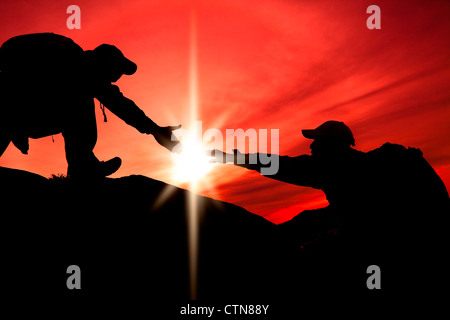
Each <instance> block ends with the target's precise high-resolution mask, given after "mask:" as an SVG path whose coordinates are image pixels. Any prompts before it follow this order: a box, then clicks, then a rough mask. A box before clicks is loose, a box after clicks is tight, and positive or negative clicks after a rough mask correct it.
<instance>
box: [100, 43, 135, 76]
mask: <svg viewBox="0 0 450 320" xmlns="http://www.w3.org/2000/svg"><path fill="white" fill-rule="evenodd" d="M94 53H95V54H97V55H98V56H99V57H101V58H102V59H106V60H109V62H110V63H111V64H112V65H114V66H116V67H118V69H119V70H120V71H121V72H122V73H123V74H126V75H132V74H134V73H135V72H136V70H137V65H136V64H135V63H134V62H133V61H131V60H129V59H127V58H125V56H124V55H123V53H122V51H120V50H119V49H118V48H117V47H116V46H113V45H110V44H102V45H100V46H98V47H97V48H95V49H94Z"/></svg>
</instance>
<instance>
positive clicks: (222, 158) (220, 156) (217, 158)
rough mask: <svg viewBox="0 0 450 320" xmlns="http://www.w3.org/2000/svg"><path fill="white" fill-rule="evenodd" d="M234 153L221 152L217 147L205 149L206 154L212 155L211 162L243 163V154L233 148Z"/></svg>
mask: <svg viewBox="0 0 450 320" xmlns="http://www.w3.org/2000/svg"><path fill="white" fill-rule="evenodd" d="M233 152H234V153H226V152H222V151H220V150H218V149H215V150H209V151H207V155H208V156H211V157H214V159H211V160H210V162H211V163H234V164H238V163H239V164H243V163H244V162H245V158H244V157H245V155H244V154H243V153H240V152H239V150H237V149H233Z"/></svg>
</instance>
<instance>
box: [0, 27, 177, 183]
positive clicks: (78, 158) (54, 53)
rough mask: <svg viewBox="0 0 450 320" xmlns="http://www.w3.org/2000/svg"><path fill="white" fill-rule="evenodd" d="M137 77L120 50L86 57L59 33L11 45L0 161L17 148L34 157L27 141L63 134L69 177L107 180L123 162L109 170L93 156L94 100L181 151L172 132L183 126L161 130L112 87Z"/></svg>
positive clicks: (3, 65) (1, 75)
mask: <svg viewBox="0 0 450 320" xmlns="http://www.w3.org/2000/svg"><path fill="white" fill-rule="evenodd" d="M136 69H137V66H136V64H135V63H133V62H132V61H131V60H129V59H127V58H125V56H124V55H123V54H122V52H121V51H120V50H119V49H118V48H116V47H115V46H113V45H108V44H102V45H100V46H98V47H97V48H95V49H94V50H87V51H84V50H83V49H82V48H81V47H80V46H79V45H77V44H76V43H75V42H73V41H72V40H71V39H69V38H67V37H64V36H61V35H57V34H53V33H37V34H28V35H21V36H17V37H13V38H11V39H9V40H8V41H6V42H5V43H4V44H3V45H2V47H1V48H0V71H1V72H0V90H1V92H0V99H1V100H0V156H1V155H2V154H3V152H4V151H5V150H6V148H7V146H8V144H9V143H10V142H11V141H12V143H13V144H14V145H15V146H16V147H17V148H18V149H19V150H20V151H21V152H22V153H24V154H27V152H28V138H34V139H37V138H41V137H45V136H49V135H53V134H57V133H62V134H63V137H64V141H65V150H66V158H67V162H68V176H69V177H71V178H74V179H78V178H80V179H83V180H84V179H91V178H94V179H97V178H100V179H101V178H104V177H106V176H108V175H110V174H112V173H114V172H115V171H116V170H117V169H119V167H120V165H121V160H120V158H118V157H115V158H113V159H111V160H109V161H105V162H103V161H99V160H98V159H97V158H96V157H95V155H94V153H93V149H94V146H95V144H96V141H97V128H96V119H95V104H94V98H97V99H98V100H99V101H100V103H101V106H102V110H103V113H104V107H106V108H108V109H109V110H110V111H111V112H112V113H114V114H115V115H117V116H118V117H119V118H121V119H122V120H123V121H125V122H126V123H127V124H129V125H130V126H133V127H135V128H136V129H137V130H138V131H139V132H141V133H146V134H153V136H154V137H155V139H156V140H157V141H158V143H159V144H161V145H162V146H164V147H166V148H167V149H169V150H172V149H173V148H174V146H175V145H176V144H178V143H179V142H178V140H176V138H174V140H172V131H173V130H176V129H178V128H179V127H180V126H174V127H160V126H158V125H157V124H156V123H154V122H153V121H152V120H151V119H150V118H148V117H147V116H146V115H145V113H144V112H143V111H142V110H141V109H139V108H138V106H136V104H135V103H134V102H133V101H132V100H130V99H128V98H126V97H124V96H123V94H122V93H121V92H120V90H119V88H118V87H117V86H115V85H112V84H111V83H112V82H116V81H117V80H119V78H120V77H121V76H122V75H124V74H125V75H132V74H134V73H135V72H136ZM103 106H104V107H103ZM104 116H105V121H106V115H105V114H104Z"/></svg>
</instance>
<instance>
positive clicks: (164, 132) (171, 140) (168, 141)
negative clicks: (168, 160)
mask: <svg viewBox="0 0 450 320" xmlns="http://www.w3.org/2000/svg"><path fill="white" fill-rule="evenodd" d="M180 128H181V124H180V125H178V126H168V127H158V128H157V129H156V130H154V132H153V136H154V137H155V139H156V141H158V143H159V144H160V145H162V146H163V147H165V148H166V149H168V150H169V151H172V150H173V148H175V147H176V146H177V145H178V144H180V141H179V140H178V139H177V137H175V135H174V134H173V133H172V131H174V130H177V129H180Z"/></svg>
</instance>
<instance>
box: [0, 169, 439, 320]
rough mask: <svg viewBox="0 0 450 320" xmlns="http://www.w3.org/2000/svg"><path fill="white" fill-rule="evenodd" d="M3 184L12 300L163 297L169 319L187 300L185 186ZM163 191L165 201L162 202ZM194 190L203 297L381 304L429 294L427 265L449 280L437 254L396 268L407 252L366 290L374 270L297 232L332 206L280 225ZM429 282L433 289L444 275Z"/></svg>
mask: <svg viewBox="0 0 450 320" xmlns="http://www.w3.org/2000/svg"><path fill="white" fill-rule="evenodd" d="M0 184H1V185H2V198H1V201H2V204H3V205H2V209H1V218H2V222H1V226H2V232H1V240H2V255H3V262H2V274H3V275H7V276H5V279H4V281H3V284H2V289H1V290H2V291H3V292H7V293H8V300H10V301H17V300H19V301H23V300H24V299H29V300H30V301H33V302H36V303H42V302H45V301H52V304H53V303H58V304H60V303H67V304H74V303H75V304H79V305H80V306H81V305H82V304H83V303H86V301H96V302H108V303H109V302H110V301H115V300H117V301H120V303H121V305H122V306H124V305H128V304H130V305H131V304H137V305H136V306H135V307H136V308H143V309H145V308H146V307H147V306H148V304H149V303H150V304H153V305H155V304H156V305H157V306H161V305H164V303H166V304H167V303H168V304H170V305H171V307H170V308H169V309H168V310H170V312H173V313H174V314H173V318H175V317H176V314H175V313H177V312H178V307H176V305H177V304H179V303H183V302H186V301H188V299H189V269H188V265H189V261H188V240H187V239H188V234H187V229H188V228H187V217H188V212H187V209H186V208H187V199H188V197H189V196H190V192H189V191H186V190H183V189H179V188H176V187H174V186H170V185H167V184H165V183H163V182H160V181H157V180H153V179H150V178H147V177H144V176H128V177H122V178H117V179H109V178H108V179H106V180H105V181H104V182H103V183H99V184H96V185H79V184H71V183H70V181H68V180H67V179H50V180H49V179H46V178H44V177H42V176H39V175H36V174H32V173H29V172H24V171H20V170H14V169H7V168H0ZM167 190H170V196H169V197H168V198H167V200H166V201H164V202H161V203H160V202H159V201H158V198H159V196H160V195H161V193H162V192H164V191H167ZM195 197H196V199H197V201H198V203H199V208H200V210H199V212H198V216H199V269H198V287H197V298H198V299H199V300H200V301H214V302H217V301H224V302H226V303H234V301H254V300H257V303H262V302H267V301H271V303H272V305H274V304H276V303H275V302H277V303H281V304H282V303H285V302H286V301H292V300H297V299H303V300H301V301H307V300H306V299H310V298H312V299H317V298H320V299H322V300H321V301H342V302H343V301H345V299H348V297H349V296H351V297H353V298H355V297H357V299H359V300H362V301H368V302H374V303H375V302H377V301H378V302H379V301H383V299H384V298H389V297H391V298H392V297H396V296H398V295H402V296H403V295H406V296H415V295H416V294H420V295H422V294H423V293H422V292H423V291H422V290H423V289H424V288H423V287H416V286H415V285H411V286H408V282H407V280H408V279H409V278H408V277H410V276H414V277H416V278H420V279H431V278H430V273H429V272H430V271H431V270H435V272H436V273H438V276H437V278H439V277H441V276H444V273H440V272H442V271H443V268H444V267H445V265H437V264H436V263H437V262H438V261H439V262H441V260H440V259H436V261H435V260H434V259H435V257H434V256H432V255H428V256H427V257H428V258H429V260H427V261H426V263H424V262H420V261H418V267H415V266H411V265H402V264H400V266H397V265H396V264H397V263H399V262H400V263H401V260H400V259H394V260H393V261H394V262H395V264H390V260H389V259H391V258H392V253H387V255H386V257H385V258H384V259H383V260H382V261H381V263H378V262H376V261H374V264H377V263H378V264H379V265H380V267H381V270H382V271H383V278H382V279H383V280H382V286H383V289H382V290H368V289H367V287H366V279H367V277H368V275H367V273H366V268H367V265H364V264H361V261H359V260H358V259H359V257H358V256H354V257H353V258H352V259H350V260H348V261H344V262H345V263H344V266H346V267H348V268H349V269H348V270H347V272H345V274H341V273H339V272H341V271H342V270H343V269H342V261H340V259H341V258H342V257H340V256H339V254H340V251H339V248H338V247H337V246H336V245H335V242H334V241H330V240H331V239H333V233H332V232H328V231H329V230H304V228H303V227H302V220H303V219H316V217H318V216H320V213H321V212H326V211H327V210H330V208H324V209H319V210H313V211H305V212H303V213H301V214H299V215H298V216H297V217H295V218H294V219H292V220H291V221H288V222H286V223H284V224H281V225H278V226H277V225H274V224H272V223H270V222H268V221H267V220H265V219H264V218H262V217H260V216H257V215H254V214H252V213H250V212H248V211H246V210H245V209H243V208H240V207H238V206H235V205H232V204H229V203H224V202H220V201H217V200H213V199H210V198H206V197H202V196H197V195H196V196H195ZM330 229H331V230H332V229H333V226H330ZM308 232H309V234H308ZM362 249H363V248H362ZM395 253H396V254H400V255H399V256H400V257H401V252H400V253H399V252H395ZM343 257H346V259H348V258H349V257H348V256H343ZM365 262H366V261H364V263H365ZM409 262H410V260H408V263H409ZM70 265H78V266H79V267H80V268H81V272H82V280H81V287H82V289H81V290H68V289H67V287H66V280H67V277H68V276H69V275H68V274H67V273H66V269H67V267H68V266H70ZM424 267H427V268H425V269H424ZM404 272H406V273H404ZM405 277H406V278H405ZM432 278H436V277H434V276H433V277H432ZM398 279H400V280H401V282H400V283H401V284H402V285H405V283H406V287H402V286H400V285H399V284H398V283H397V280H398ZM444 280H445V279H444ZM426 284H427V286H426V288H427V289H428V290H427V292H428V293H429V294H430V295H432V294H435V293H436V291H433V290H434V289H435V288H437V287H440V286H441V285H443V282H442V283H434V282H433V283H426ZM430 289H431V291H430ZM411 290H412V291H411ZM24 297H29V298H24ZM327 299H329V300H327ZM8 300H7V301H8ZM359 300H355V301H359ZM26 301H28V300H26ZM137 301H146V302H144V303H142V304H139V303H137ZM149 301H151V302H149ZM378 302H377V303H378ZM174 305H175V306H174ZM291 307H292V305H291ZM109 311H110V312H112V310H109ZM279 311H280V310H279ZM167 317H168V318H170V315H168V316H167Z"/></svg>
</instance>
